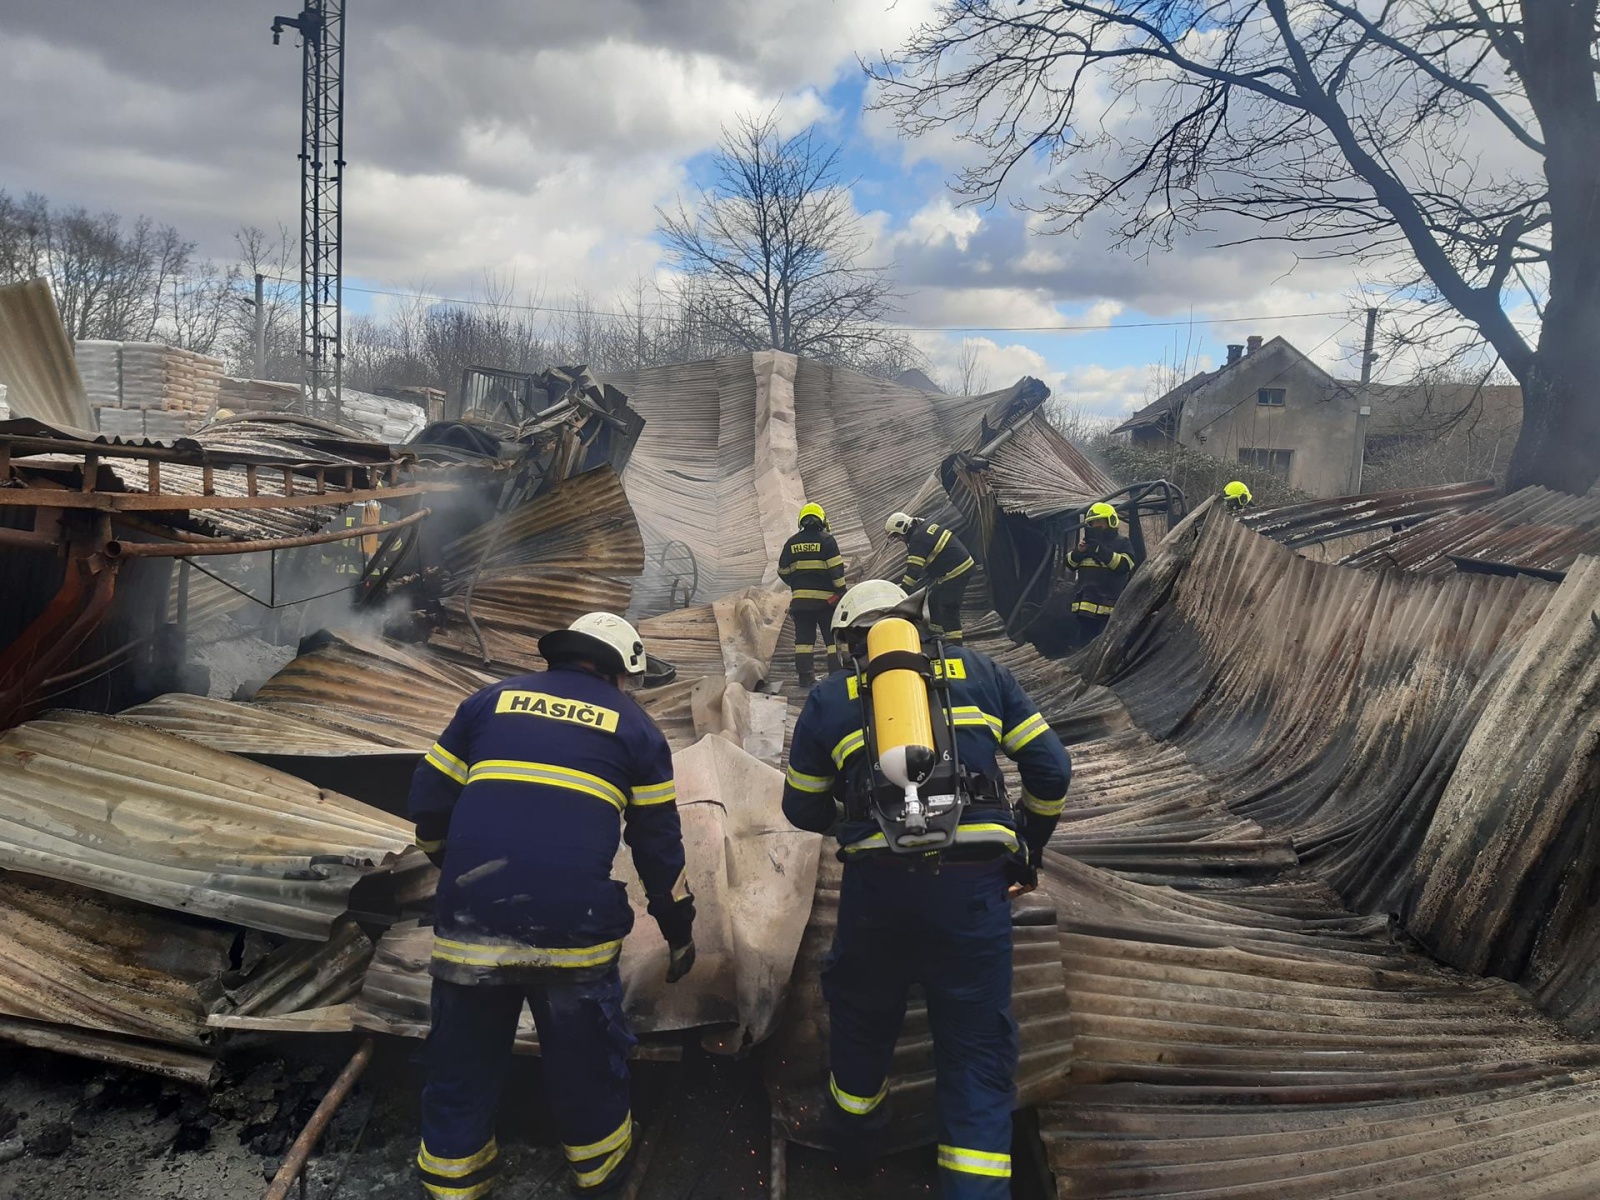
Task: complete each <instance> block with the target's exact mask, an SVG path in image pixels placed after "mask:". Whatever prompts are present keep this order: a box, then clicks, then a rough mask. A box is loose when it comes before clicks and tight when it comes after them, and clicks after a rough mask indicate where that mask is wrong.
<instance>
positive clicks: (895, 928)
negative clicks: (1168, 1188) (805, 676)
mask: <svg viewBox="0 0 1600 1200" xmlns="http://www.w3.org/2000/svg"><path fill="white" fill-rule="evenodd" d="M905 597H906V594H905V592H904V591H903V590H902V589H900V588H898V587H896V586H895V585H894V584H893V583H890V582H888V581H886V580H869V581H867V582H865V583H860V584H857V585H856V586H855V587H853V588H851V589H850V591H849V592H847V593H846V594H845V597H844V599H843V600H841V601H840V602H839V606H838V608H837V609H836V610H835V612H834V617H833V632H834V635H835V638H836V640H837V641H838V643H839V646H840V650H841V653H842V655H844V656H845V660H846V667H847V668H848V667H849V666H850V664H851V662H852V661H855V662H858V663H861V662H865V660H866V657H867V654H866V649H867V645H866V643H867V636H868V632H869V630H870V629H871V627H872V626H873V625H874V624H875V623H876V622H877V621H879V620H880V619H882V618H883V617H884V616H885V615H886V614H888V613H889V612H890V611H891V610H894V609H895V607H896V606H897V605H903V602H904V600H905ZM888 657H889V659H893V660H896V661H895V665H896V666H897V667H901V668H903V667H904V666H905V665H906V660H907V659H908V658H912V657H915V655H914V653H913V652H908V651H905V650H901V651H898V652H897V653H893V654H890V655H889V656H888ZM928 666H929V670H930V672H931V673H933V674H935V675H936V676H938V677H942V678H943V679H945V680H947V681H948V683H949V688H950V691H949V703H950V705H951V709H952V711H953V714H954V721H955V726H956V729H955V746H956V750H957V755H956V757H957V758H958V760H959V763H960V768H961V770H962V772H963V773H964V775H965V778H964V780H963V782H962V789H963V791H964V792H965V794H967V795H968V796H969V797H970V798H971V806H970V807H969V808H967V809H966V810H965V811H964V812H963V813H962V815H961V823H960V824H959V825H958V826H957V827H956V830H955V841H954V843H953V844H952V845H950V846H949V847H948V848H946V849H943V850H939V851H936V852H932V853H912V854H899V853H894V852H892V851H891V850H889V849H888V842H887V841H886V835H885V833H884V832H882V831H881V830H880V827H879V825H878V824H877V823H876V821H875V819H874V818H873V816H872V815H870V814H871V810H870V807H869V806H870V805H871V804H872V802H873V801H872V795H873V764H872V762H871V761H869V760H870V758H871V755H870V754H869V753H868V751H867V745H866V733H865V731H866V728H867V725H866V710H865V708H864V706H863V704H862V701H861V699H860V696H861V684H862V680H861V678H860V677H858V675H857V673H856V672H854V671H851V670H848V669H847V670H846V671H842V672H840V673H839V674H836V675H832V676H829V677H828V678H827V679H825V680H823V681H822V682H821V683H820V684H818V685H817V687H816V688H815V689H814V690H813V691H812V693H811V695H810V697H809V698H808V699H807V701H806V704H805V708H804V709H803V710H802V711H801V714H800V718H799V721H798V723H797V724H796V726H795V729H794V739H793V743H792V748H791V750H790V754H789V762H788V771H787V774H786V776H785V781H784V791H783V811H784V815H785V816H787V817H788V818H789V820H790V821H791V822H792V823H794V824H795V825H797V826H799V827H800V828H801V829H809V830H812V831H814V832H818V833H830V832H831V833H833V834H835V836H836V837H837V838H838V841H839V847H840V849H839V857H840V859H841V860H842V861H843V862H844V864H845V866H844V879H843V882H842V884H841V890H840V895H839V923H838V931H837V933H836V934H835V936H834V942H833V948H832V950H831V952H830V953H829V955H828V959H827V965H826V967H825V968H824V971H823V976H822V987H823V994H824V996H825V998H826V999H827V1002H828V1012H829V1045H828V1063H829V1069H830V1074H829V1079H828V1091H829V1100H828V1110H827V1115H828V1119H829V1122H830V1124H831V1126H832V1129H833V1132H834V1134H835V1137H836V1139H837V1145H838V1147H839V1150H840V1152H841V1157H842V1158H844V1159H845V1160H846V1161H847V1162H851V1163H854V1164H856V1165H862V1164H864V1163H865V1162H866V1161H869V1160H870V1159H871V1158H872V1157H875V1148H876V1145H877V1141H876V1136H877V1135H878V1134H879V1133H881V1132H882V1131H883V1130H884V1129H885V1128H886V1127H887V1126H888V1123H889V1115H888V1110H887V1106H886V1105H885V1100H884V1098H885V1096H886V1095H887V1092H888V1074H889V1066H890V1060H891V1059H892V1058H893V1055H894V1046H895V1040H896V1038H897V1036H898V1034H899V1032H900V1025H901V1021H902V1019H903V1018H904V1016H905V1009H906V993H907V989H908V988H909V987H910V986H911V985H912V984H913V983H917V984H921V985H922V987H923V989H924V991H925V993H926V996H927V1003H928V1019H929V1022H930V1023H931V1025H932V1034H933V1054H934V1066H935V1070H936V1074H937V1079H936V1084H935V1089H936V1094H937V1101H938V1109H939V1147H938V1165H939V1178H940V1194H941V1195H942V1196H943V1197H945V1200H1001V1198H1002V1197H1008V1196H1010V1194H1011V1190H1010V1175H1011V1157H1010V1148H1011V1111H1012V1107H1013V1105H1014V1103H1015V1100H1016V1087H1015V1083H1014V1077H1015V1073H1016V1066H1017V1026H1016V1023H1015V1022H1014V1021H1013V1020H1012V1017H1011V910H1010V905H1009V904H1008V903H1007V892H1008V887H1009V890H1010V891H1012V892H1013V893H1019V892H1021V891H1026V890H1031V889H1032V887H1033V886H1034V885H1035V884H1036V883H1037V881H1038V868H1039V865H1040V862H1041V859H1042V856H1043V853H1044V847H1045V843H1046V842H1047V841H1048V840H1049V838H1050V835H1051V833H1052V832H1053V831H1054V829H1055V826H1056V821H1057V820H1058V819H1059V817H1060V814H1061V810H1062V808H1063V806H1064V804H1065V798H1066V794H1067V785H1068V783H1069V781H1070V779H1071V774H1072V764H1071V762H1070V760H1069V759H1068V757H1067V752H1066V750H1065V749H1064V748H1063V747H1062V745H1061V742H1060V740H1059V739H1058V738H1057V737H1056V735H1055V733H1054V732H1053V731H1052V730H1051V729H1050V727H1049V725H1047V724H1046V723H1045V720H1044V718H1043V717H1042V716H1040V714H1039V711H1038V709H1037V708H1036V707H1035V706H1034V705H1033V703H1032V702H1031V701H1030V700H1029V699H1028V697H1027V696H1026V695H1025V694H1024V693H1023V691H1022V689H1021V688H1020V687H1019V686H1018V685H1017V682H1016V680H1015V679H1014V678H1012V676H1011V673H1010V672H1009V671H1007V670H1006V669H1005V668H1004V667H1003V666H1000V665H999V664H997V663H995V662H994V661H993V660H991V659H989V658H987V657H986V656H984V655H982V654H980V653H978V652H976V651H973V650H968V649H966V648H964V647H962V646H959V645H952V646H948V647H947V648H946V649H945V652H944V656H943V657H942V659H938V660H936V661H935V662H934V663H930V664H928ZM868 669H869V670H873V669H874V668H870V667H869V668H868ZM877 678H878V681H879V682H878V686H879V687H880V688H882V687H883V686H884V682H883V678H882V675H881V674H880V675H879V676H877ZM925 695H926V693H925ZM877 699H878V698H877V696H876V695H874V698H873V703H874V705H876V703H877ZM874 712H876V709H874ZM875 729H876V732H875V734H874V736H875V738H876V739H877V743H876V744H877V745H878V746H879V749H880V753H881V749H882V745H883V740H882V739H883V733H882V725H881V724H879V725H878V726H875ZM1001 750H1004V751H1005V752H1006V754H1007V755H1009V756H1010V757H1011V758H1012V759H1014V760H1015V761H1016V763H1017V766H1018V768H1019V769H1020V773H1021V776H1022V785H1023V791H1022V797H1021V806H1020V811H1017V810H1014V809H1013V808H1011V807H1010V805H1009V803H1008V801H1007V797H1006V788H1005V782H1004V778H1003V776H1002V775H1001V771H1000V766H999V763H998V762H997V760H996V754H997V752H998V751H1001ZM884 757H885V758H887V757H888V756H887V755H885V756H884Z"/></svg>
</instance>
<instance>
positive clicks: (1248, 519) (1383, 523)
mask: <svg viewBox="0 0 1600 1200" xmlns="http://www.w3.org/2000/svg"><path fill="white" fill-rule="evenodd" d="M1498 493H1499V489H1498V488H1497V487H1496V486H1495V482H1494V480H1492V479H1481V480H1478V481H1477V482H1475V483H1447V484H1444V485H1442V486H1439V487H1424V488H1402V489H1399V490H1396V491H1390V492H1369V493H1366V494H1364V495H1360V496H1340V497H1339V498H1337V499H1334V500H1310V501H1307V502H1306V503H1304V504H1285V505H1280V506H1278V507H1277V508H1263V509H1255V510H1249V509H1247V510H1246V511H1245V512H1244V514H1243V515H1242V516H1241V517H1240V520H1241V521H1243V522H1244V524H1245V525H1246V526H1248V527H1249V528H1251V529H1254V530H1255V531H1256V532H1257V533H1263V534H1266V536H1267V537H1270V538H1272V539H1273V540H1274V541H1278V542H1282V543H1283V544H1284V545H1285V546H1288V547H1289V548H1290V549H1291V550H1298V549H1300V548H1302V547H1304V546H1312V545H1317V544H1319V543H1322V542H1331V541H1338V540H1339V539H1341V538H1347V537H1355V536H1357V535H1360V534H1366V533H1374V532H1388V531H1392V530H1394V529H1395V527H1396V526H1401V525H1415V524H1416V523H1417V522H1418V521H1421V520H1423V519H1424V518H1427V517H1431V516H1436V515H1438V514H1440V513H1456V512H1463V511H1467V510H1469V509H1472V508H1475V507H1476V506H1478V505H1479V504H1481V503H1482V502H1484V501H1485V500H1489V499H1491V498H1492V497H1494V496H1495V495H1497V494H1498Z"/></svg>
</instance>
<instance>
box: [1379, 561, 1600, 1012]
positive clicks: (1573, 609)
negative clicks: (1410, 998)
mask: <svg viewBox="0 0 1600 1200" xmlns="http://www.w3.org/2000/svg"><path fill="white" fill-rule="evenodd" d="M1597 609H1600V560H1596V559H1593V558H1580V559H1578V560H1577V562H1576V563H1574V564H1573V565H1572V567H1571V568H1570V570H1569V572H1568V574H1567V577H1566V580H1565V582H1563V583H1562V584H1561V586H1560V588H1559V589H1558V590H1557V591H1556V593H1555V595H1554V597H1553V598H1552V599H1551V600H1550V603H1549V606H1548V607H1547V608H1546V609H1545V612H1544V615H1543V618H1542V619H1541V620H1540V622H1539V624H1538V625H1537V626H1535V628H1534V629H1533V631H1532V632H1531V633H1530V634H1529V635H1528V636H1527V637H1526V638H1525V639H1523V641H1522V643H1521V645H1520V647H1519V648H1518V650H1517V653H1516V657H1515V658H1514V660H1513V661H1511V662H1510V663H1509V664H1508V665H1507V666H1506V668H1505V670H1504V672H1503V673H1502V675H1501V676H1500V678H1499V679H1498V680H1497V681H1496V686H1495V688H1494V691H1493V694H1492V695H1491V696H1490V698H1489V699H1488V701H1487V703H1485V704H1484V705H1483V708H1482V716H1481V718H1480V719H1479V721H1478V723H1477V725H1476V727H1475V728H1474V729H1473V731H1472V734H1471V737H1470V738H1469V739H1468V741H1467V743H1466V746H1465V747H1464V749H1463V750H1462V753H1461V757H1460V760H1459V762H1458V763H1457V765H1456V768H1455V770H1454V772H1453V773H1452V774H1451V777H1450V782H1449V784H1448V786H1447V787H1446V788H1445V792H1444V795H1443V796H1442V797H1441V799H1440V801H1439V805H1438V811H1437V813H1436V815H1435V818H1434V820H1433V822H1432V824H1431V825H1430V826H1429V828H1428V832H1427V837H1426V838H1425V839H1424V841H1423V844H1422V846H1421V848H1420V851H1419V853H1418V855H1417V858H1416V860H1415V862H1414V863H1413V864H1411V870H1410V876H1411V887H1410V894H1409V896H1408V898H1407V903H1406V904H1405V906H1404V908H1403V910H1402V912H1403V916H1404V919H1405V923H1406V927H1407V929H1409V930H1410V931H1411V932H1412V933H1413V934H1415V935H1416V936H1417V937H1418V938H1419V939H1420V940H1421V941H1422V942H1423V944H1424V945H1426V946H1427V947H1428V948H1429V949H1430V950H1432V951H1433V952H1434V953H1435V954H1436V955H1438V956H1439V957H1440V958H1442V959H1444V960H1445V961H1446V962H1449V963H1452V964H1453V965H1455V966H1458V967H1461V968H1462V969H1464V970H1468V971H1473V972H1487V973H1490V974H1494V975H1501V976H1504V977H1506V978H1509V979H1515V980H1518V981H1519V982H1521V983H1523V984H1525V985H1526V986H1527V987H1528V988H1529V989H1530V990H1531V991H1533V992H1534V993H1535V994H1536V995H1538V996H1539V998H1540V1001H1541V1003H1542V1004H1544V1005H1545V1006H1546V1007H1547V1008H1549V1009H1550V1010H1551V1011H1552V1012H1554V1013H1556V1014H1557V1015H1559V1016H1561V1017H1563V1018H1565V1019H1566V1020H1567V1021H1568V1023H1569V1024H1570V1025H1572V1026H1573V1027H1575V1028H1576V1029H1578V1030H1579V1031H1580V1032H1583V1033H1585V1034H1592V1033H1594V1031H1595V1030H1596V1029H1597V1028H1600V965H1597V963H1600V959H1597V953H1596V952H1597V950H1600V914H1597V912H1596V910H1595V907H1594V904H1593V896H1594V888H1595V885H1596V883H1597V881H1600V853H1597V852H1600V840H1597V839H1600V833H1597V830H1596V827H1595V825H1594V821H1593V816H1592V809H1593V805H1594V801H1595V797H1596V795H1597V794H1600V699H1597V698H1600V615H1597Z"/></svg>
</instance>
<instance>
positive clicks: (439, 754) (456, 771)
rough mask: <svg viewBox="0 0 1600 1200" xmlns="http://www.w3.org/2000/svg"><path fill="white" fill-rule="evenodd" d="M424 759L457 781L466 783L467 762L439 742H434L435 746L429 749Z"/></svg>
mask: <svg viewBox="0 0 1600 1200" xmlns="http://www.w3.org/2000/svg"><path fill="white" fill-rule="evenodd" d="M423 761H425V762H426V763H427V764H428V765H429V766H430V767H433V768H434V769H435V770H437V771H439V772H441V773H443V774H444V775H446V776H448V777H449V778H451V779H454V780H455V781H456V782H457V783H465V782H466V781H467V764H466V763H464V762H462V761H461V760H460V759H459V758H457V757H456V756H455V755H454V754H451V753H450V751H448V750H446V749H445V748H444V747H443V746H441V745H440V744H439V743H438V742H435V743H434V744H433V748H432V749H431V750H429V751H428V757H427V758H426V759H424V760H423Z"/></svg>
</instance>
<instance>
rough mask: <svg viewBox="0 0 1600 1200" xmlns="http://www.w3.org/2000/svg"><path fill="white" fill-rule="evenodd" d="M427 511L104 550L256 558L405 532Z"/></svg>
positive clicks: (121, 554) (116, 555)
mask: <svg viewBox="0 0 1600 1200" xmlns="http://www.w3.org/2000/svg"><path fill="white" fill-rule="evenodd" d="M432 512H433V510H432V509H431V508H420V509H418V510H417V511H416V512H414V513H412V514H411V515H410V516H409V517H401V518H400V519H399V520H398V521H390V522H389V523H388V524H387V525H352V526H351V527H350V528H348V529H330V530H327V531H325V532H323V533H308V534H306V535H305V536H304V537H293V538H269V539H266V540H264V541H256V542H205V543H202V544H200V545H195V544H194V543H191V542H179V543H177V544H175V545H169V544H163V543H161V542H122V541H113V542H107V543H106V547H105V550H104V553H105V556H106V557H107V558H109V559H113V560H116V559H122V558H195V557H199V556H203V555H211V554H259V553H261V552H263V551H267V550H295V549H298V548H299V547H301V546H323V545H326V544H328V543H329V542H344V541H349V540H350V539H351V538H360V537H368V536H372V535H375V534H383V533H389V532H391V531H393V530H396V529H405V528H406V527H407V526H410V525H415V524H416V523H417V522H418V521H420V520H422V519H423V518H424V517H426V516H428V515H429V514H431V513H432Z"/></svg>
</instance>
